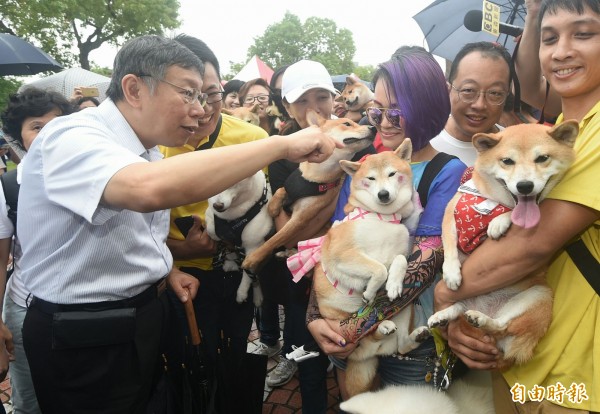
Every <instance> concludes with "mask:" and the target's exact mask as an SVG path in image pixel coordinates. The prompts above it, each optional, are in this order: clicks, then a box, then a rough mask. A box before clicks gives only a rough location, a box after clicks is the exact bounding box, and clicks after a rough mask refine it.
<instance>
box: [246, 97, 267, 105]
mask: <svg viewBox="0 0 600 414" xmlns="http://www.w3.org/2000/svg"><path fill="white" fill-rule="evenodd" d="M255 101H258V102H259V103H268V102H269V95H256V96H252V95H250V96H246V97H245V98H244V103H245V104H253V103H254V102H255Z"/></svg>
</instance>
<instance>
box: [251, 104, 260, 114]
mask: <svg viewBox="0 0 600 414" xmlns="http://www.w3.org/2000/svg"><path fill="white" fill-rule="evenodd" d="M259 110H260V105H259V104H257V103H255V104H254V106H253V107H252V108H251V109H250V112H252V113H254V114H257V113H258V111H259Z"/></svg>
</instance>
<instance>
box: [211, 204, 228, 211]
mask: <svg viewBox="0 0 600 414" xmlns="http://www.w3.org/2000/svg"><path fill="white" fill-rule="evenodd" d="M213 208H214V209H215V210H216V211H218V212H221V211H223V210H225V204H223V203H215V204H213Z"/></svg>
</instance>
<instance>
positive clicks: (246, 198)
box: [206, 170, 274, 306]
mask: <svg viewBox="0 0 600 414" xmlns="http://www.w3.org/2000/svg"><path fill="white" fill-rule="evenodd" d="M270 199H271V189H270V187H269V185H268V184H267V180H266V177H265V174H264V172H263V171H262V170H261V171H258V172H257V173H256V174H254V175H252V176H250V177H248V178H245V179H244V180H242V181H240V182H238V183H237V184H234V185H233V186H231V187H229V188H228V189H226V190H225V191H223V192H221V193H219V194H217V195H215V196H213V197H211V198H209V199H208V208H207V209H206V230H207V232H208V234H209V236H210V237H211V238H212V239H213V240H223V241H225V242H228V243H230V244H232V245H234V246H236V247H238V248H241V249H242V252H243V253H244V254H246V255H248V254H250V253H252V252H253V251H254V250H256V249H257V248H258V247H259V246H261V245H262V244H263V243H264V242H265V239H266V238H268V236H269V235H270V234H271V233H272V232H273V226H274V225H273V219H272V218H271V216H269V213H268V212H267V203H268V202H269V200H270ZM232 259H234V258H232V257H231V256H228V260H226V261H225V263H224V265H223V269H224V270H226V271H228V270H229V271H232V270H238V266H237V264H236V263H235V261H232ZM251 286H252V288H253V302H254V305H255V306H260V305H261V303H262V299H263V296H262V291H261V289H260V285H259V283H258V278H257V277H256V275H254V274H252V273H249V272H248V271H246V270H244V271H243V273H242V281H241V283H240V286H239V287H238V290H237V295H236V300H237V302H238V303H241V302H245V301H246V299H247V298H248V292H249V290H250V287H251Z"/></svg>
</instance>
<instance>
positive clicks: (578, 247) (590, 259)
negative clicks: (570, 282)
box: [565, 238, 600, 295]
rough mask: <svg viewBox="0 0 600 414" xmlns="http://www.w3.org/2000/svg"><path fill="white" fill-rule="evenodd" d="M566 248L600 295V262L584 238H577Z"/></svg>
mask: <svg viewBox="0 0 600 414" xmlns="http://www.w3.org/2000/svg"><path fill="white" fill-rule="evenodd" d="M565 250H566V251H567V253H569V256H571V259H572V260H573V262H574V263H575V266H577V268H578V269H579V271H580V272H581V274H582V275H583V276H584V277H585V279H586V280H587V281H588V283H589V284H590V286H592V287H593V288H594V290H595V291H596V294H597V295H600V263H599V262H598V260H596V258H595V257H594V256H592V253H591V252H590V251H589V249H588V248H587V246H586V245H585V243H584V242H583V240H581V238H579V239H577V240H575V241H574V242H573V243H571V244H569V245H567V247H565Z"/></svg>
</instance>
